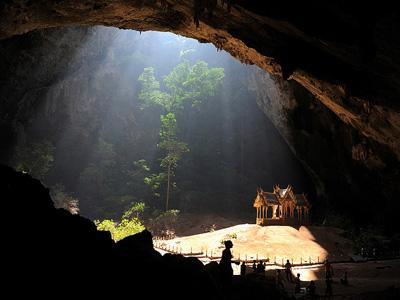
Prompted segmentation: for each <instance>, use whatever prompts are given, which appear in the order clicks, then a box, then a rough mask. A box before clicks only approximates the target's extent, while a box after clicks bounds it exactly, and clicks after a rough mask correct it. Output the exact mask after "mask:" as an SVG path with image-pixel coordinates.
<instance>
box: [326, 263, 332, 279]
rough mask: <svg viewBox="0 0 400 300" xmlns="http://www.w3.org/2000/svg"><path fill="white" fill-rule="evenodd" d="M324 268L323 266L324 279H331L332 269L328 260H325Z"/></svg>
mask: <svg viewBox="0 0 400 300" xmlns="http://www.w3.org/2000/svg"><path fill="white" fill-rule="evenodd" d="M324 266H325V278H332V276H333V267H332V264H331V263H330V261H329V260H328V259H326V260H325V263H324Z"/></svg>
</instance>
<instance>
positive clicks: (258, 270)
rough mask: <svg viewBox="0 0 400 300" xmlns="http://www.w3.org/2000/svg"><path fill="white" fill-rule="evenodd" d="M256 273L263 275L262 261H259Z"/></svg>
mask: <svg viewBox="0 0 400 300" xmlns="http://www.w3.org/2000/svg"><path fill="white" fill-rule="evenodd" d="M257 273H260V274H263V273H264V265H263V263H262V261H261V260H260V262H259V263H258V264H257Z"/></svg>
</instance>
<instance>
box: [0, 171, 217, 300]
mask: <svg viewBox="0 0 400 300" xmlns="http://www.w3.org/2000/svg"><path fill="white" fill-rule="evenodd" d="M0 184H1V185H0V186H1V190H2V199H3V200H4V203H3V204H5V208H3V211H7V215H5V214H3V221H6V222H4V224H8V229H7V230H6V234H5V235H3V241H4V242H5V243H4V245H3V251H4V252H3V253H5V256H4V257H6V258H7V260H8V262H9V263H8V264H7V267H5V268H4V274H5V275H6V281H7V284H5V287H7V288H12V287H13V286H15V285H18V286H19V287H20V288H19V289H13V290H12V291H11V294H10V295H14V296H16V297H17V296H22V295H25V294H29V295H31V296H33V295H35V296H43V295H52V294H53V291H57V293H60V292H61V291H62V292H63V293H65V296H76V294H77V293H79V295H83V296H90V297H91V298H97V297H100V298H103V297H106V296H111V295H113V296H114V297H115V296H122V295H132V296H133V297H135V296H139V295H146V297H147V298H149V299H160V298H164V297H165V298H173V299H187V293H188V292H191V293H194V294H193V295H192V296H193V297H194V299H216V298H217V297H218V295H219V292H218V289H217V287H216V286H215V285H214V284H213V283H212V281H211V277H210V276H209V275H208V273H207V272H206V270H205V268H204V266H203V265H202V263H201V262H200V261H198V260H197V259H194V258H191V259H187V258H184V257H182V256H177V255H174V256H164V257H163V256H161V255H160V254H159V253H158V252H156V251H155V250H154V249H153V244H152V236H151V233H150V232H148V231H147V230H145V231H143V232H141V233H139V234H137V235H134V236H130V237H127V238H125V239H123V240H121V241H119V242H118V243H114V241H113V240H112V239H111V235H110V233H109V232H104V231H97V229H96V226H95V225H94V223H93V222H91V221H90V220H88V219H85V218H83V217H81V216H78V215H71V214H70V213H69V212H67V211H65V210H63V209H56V208H54V206H53V204H52V201H51V199H50V197H49V191H48V189H46V188H45V187H44V186H43V185H42V184H41V183H40V182H39V181H38V180H36V179H32V178H31V177H30V176H29V175H26V174H22V173H17V172H15V171H13V170H12V169H11V168H8V167H4V166H0ZM191 298H192V297H191Z"/></svg>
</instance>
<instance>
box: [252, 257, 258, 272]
mask: <svg viewBox="0 0 400 300" xmlns="http://www.w3.org/2000/svg"><path fill="white" fill-rule="evenodd" d="M252 269H253V272H256V271H257V265H256V261H255V260H253V266H252Z"/></svg>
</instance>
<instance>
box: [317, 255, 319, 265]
mask: <svg viewBox="0 0 400 300" xmlns="http://www.w3.org/2000/svg"><path fill="white" fill-rule="evenodd" d="M317 263H318V264H319V256H318V257H317Z"/></svg>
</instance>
